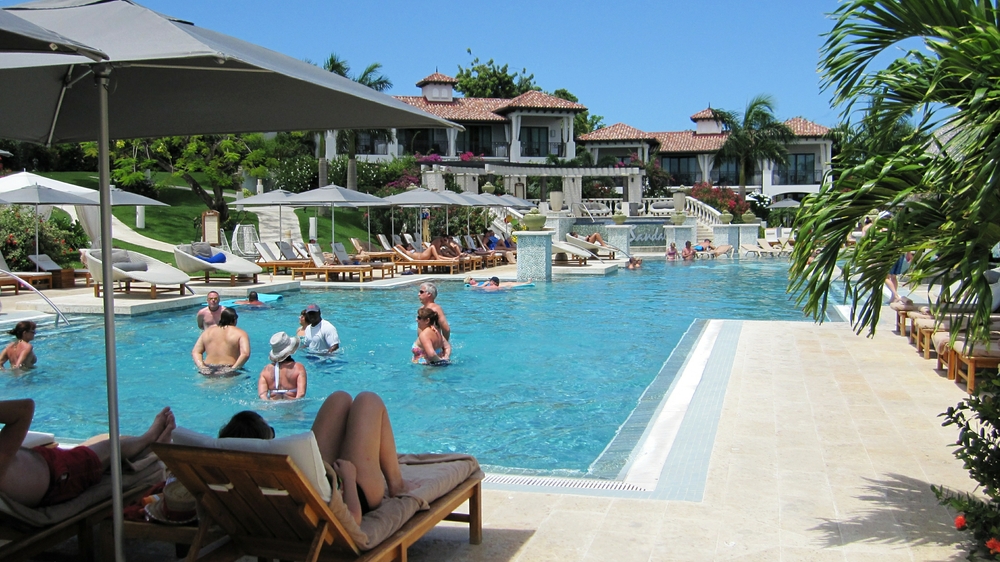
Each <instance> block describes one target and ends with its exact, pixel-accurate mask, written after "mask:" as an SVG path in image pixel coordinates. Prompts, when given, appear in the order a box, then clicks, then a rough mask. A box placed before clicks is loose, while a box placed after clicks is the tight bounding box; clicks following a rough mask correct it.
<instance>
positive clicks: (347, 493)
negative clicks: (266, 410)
mask: <svg viewBox="0 0 1000 562" xmlns="http://www.w3.org/2000/svg"><path fill="white" fill-rule="evenodd" d="M312 432H313V434H314V435H315V436H316V444H317V445H318V446H319V454H320V456H321V457H322V458H323V461H325V462H326V463H327V464H329V465H330V466H332V467H333V470H334V472H335V474H328V475H327V476H328V477H330V478H331V479H332V480H333V482H331V483H332V484H334V487H335V488H336V489H337V491H338V492H339V493H340V494H341V496H342V497H343V500H344V503H345V504H346V505H347V509H348V511H350V512H351V515H353V516H354V520H355V521H357V522H358V523H359V524H360V523H361V517H362V516H363V515H364V514H365V513H368V512H369V511H372V510H373V509H375V508H377V507H378V506H379V505H381V504H382V496H383V493H384V491H385V490H386V488H388V491H389V497H396V496H399V495H402V494H404V493H406V492H408V491H409V490H411V489H412V487H411V485H410V483H409V482H407V481H405V480H403V475H402V474H401V473H400V471H399V461H398V460H397V457H396V439H395V437H393V435H392V424H390V423H389V413H388V412H387V411H386V409H385V403H383V402H382V399H381V398H379V396H378V395H377V394H375V393H373V392H362V393H360V394H358V395H357V396H356V397H354V399H352V398H351V395H350V394H348V393H346V392H344V391H342V390H338V391H337V392H334V393H333V394H331V395H330V396H328V397H327V398H326V401H325V402H323V405H322V406H320V408H319V412H317V413H316V419H315V420H314V421H313V425H312ZM219 437H220V438H222V437H243V438H251V439H252V438H257V439H273V438H274V428H272V427H271V426H270V425H268V424H267V422H266V421H264V419H263V418H261V417H260V415H259V414H257V413H256V412H251V411H245V412H240V413H238V414H236V415H235V416H233V417H232V419H231V420H229V423H227V424H226V425H225V426H223V428H222V429H221V430H219Z"/></svg>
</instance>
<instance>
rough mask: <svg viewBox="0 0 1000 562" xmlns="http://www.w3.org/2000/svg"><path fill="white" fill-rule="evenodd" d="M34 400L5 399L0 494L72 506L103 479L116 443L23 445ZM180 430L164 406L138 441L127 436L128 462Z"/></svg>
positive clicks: (0, 414) (30, 503)
mask: <svg viewBox="0 0 1000 562" xmlns="http://www.w3.org/2000/svg"><path fill="white" fill-rule="evenodd" d="M34 415H35V401H34V400H31V399H23V400H4V401H0V424H3V430H2V431H0V492H3V493H4V494H6V495H7V496H8V497H9V498H10V499H12V500H14V501H16V502H17V503H20V504H22V505H25V506H27V507H41V506H47V505H54V504H57V503H63V502H67V501H69V500H71V499H73V498H75V497H77V496H79V495H80V494H82V493H83V492H85V491H86V490H87V489H89V488H90V487H92V486H94V485H95V484H97V483H98V482H100V481H101V478H102V477H103V475H104V471H105V470H107V468H108V466H109V464H110V462H111V445H110V443H109V442H108V438H107V437H106V436H101V437H92V438H90V439H88V440H87V441H85V442H84V443H83V444H82V445H79V446H77V447H74V448H72V449H61V448H59V447H44V446H43V447H35V448H33V449H25V448H23V447H21V444H22V443H23V442H24V438H25V436H27V434H28V428H29V427H30V426H31V419H32V417H33V416H34ZM175 427H176V422H175V421H174V414H173V412H171V411H170V408H164V409H163V410H161V411H160V413H159V414H157V415H156V417H155V418H153V423H152V425H150V426H149V429H147V430H146V433H143V434H142V435H140V436H139V437H124V436H123V437H122V438H121V454H122V458H123V459H128V460H133V459H135V458H136V457H139V456H141V455H142V454H144V453H145V452H146V449H147V447H149V445H150V444H152V443H169V442H170V437H171V435H172V433H173V431H174V428H175Z"/></svg>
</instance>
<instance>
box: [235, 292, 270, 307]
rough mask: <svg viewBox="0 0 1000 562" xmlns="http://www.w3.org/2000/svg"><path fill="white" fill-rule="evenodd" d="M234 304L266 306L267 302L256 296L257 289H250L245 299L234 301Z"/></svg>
mask: <svg viewBox="0 0 1000 562" xmlns="http://www.w3.org/2000/svg"><path fill="white" fill-rule="evenodd" d="M234 304H245V305H249V306H267V303H265V302H264V301H262V300H260V297H259V296H257V291H250V293H249V294H247V298H246V300H241V301H236V302H235V303H234Z"/></svg>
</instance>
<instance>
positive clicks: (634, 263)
mask: <svg viewBox="0 0 1000 562" xmlns="http://www.w3.org/2000/svg"><path fill="white" fill-rule="evenodd" d="M640 267H642V258H637V257H635V256H633V257H630V258H629V259H628V265H626V266H625V269H639V268H640Z"/></svg>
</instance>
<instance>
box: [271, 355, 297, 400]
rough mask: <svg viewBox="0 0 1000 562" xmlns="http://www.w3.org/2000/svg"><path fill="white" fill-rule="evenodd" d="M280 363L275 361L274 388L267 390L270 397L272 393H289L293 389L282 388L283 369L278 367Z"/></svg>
mask: <svg viewBox="0 0 1000 562" xmlns="http://www.w3.org/2000/svg"><path fill="white" fill-rule="evenodd" d="M278 365H279V364H278V363H277V362H275V363H274V389H273V390H272V389H268V390H267V397H268V398H270V397H271V395H273V394H288V393H289V392H291V389H289V390H283V389H282V388H281V369H280V368H279V367H278Z"/></svg>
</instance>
